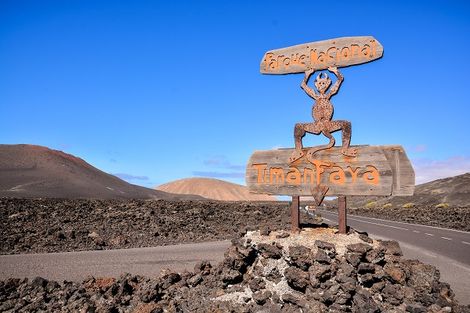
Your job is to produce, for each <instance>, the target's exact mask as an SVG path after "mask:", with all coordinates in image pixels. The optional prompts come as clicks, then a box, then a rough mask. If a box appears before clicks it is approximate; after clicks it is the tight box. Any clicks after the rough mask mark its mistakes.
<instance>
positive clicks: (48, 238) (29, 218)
mask: <svg viewBox="0 0 470 313" xmlns="http://www.w3.org/2000/svg"><path fill="white" fill-rule="evenodd" d="M289 212H290V211H289V207H288V204H287V203H248V202H216V201H165V200H59V199H7V198H3V199H0V238H1V239H2V240H0V253H1V254H16V253H42V252H44V253H45V252H63V251H79V250H96V249H117V248H137V247H151V246H162V245H169V244H177V243H190V242H202V241H213V240H224V239H232V238H235V237H237V236H238V235H239V233H241V232H243V231H244V230H247V229H248V230H250V229H253V230H254V229H259V228H260V227H267V226H268V225H269V227H272V228H273V229H288V228H289V227H290V226H289V225H290V224H289V223H290V216H289ZM303 218H304V220H305V218H306V217H303Z"/></svg>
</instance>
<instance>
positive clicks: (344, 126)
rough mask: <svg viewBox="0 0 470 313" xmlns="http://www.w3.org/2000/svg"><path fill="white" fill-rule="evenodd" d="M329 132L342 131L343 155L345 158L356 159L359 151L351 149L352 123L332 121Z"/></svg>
mask: <svg viewBox="0 0 470 313" xmlns="http://www.w3.org/2000/svg"><path fill="white" fill-rule="evenodd" d="M327 128H328V131H329V132H330V133H332V132H335V131H337V130H342V132H341V141H342V144H341V153H342V154H343V155H345V156H349V157H355V156H356V155H357V149H352V148H350V147H349V144H350V143H351V122H349V121H331V122H330V123H329V124H328V127H327Z"/></svg>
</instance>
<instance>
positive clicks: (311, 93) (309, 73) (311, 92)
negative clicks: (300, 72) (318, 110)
mask: <svg viewBox="0 0 470 313" xmlns="http://www.w3.org/2000/svg"><path fill="white" fill-rule="evenodd" d="M314 72H315V70H314V69H309V70H307V71H305V76H304V79H303V80H302V83H301V84H300V87H301V88H302V89H303V90H304V91H305V92H306V93H307V95H309V96H310V97H311V98H313V99H314V100H316V99H317V96H318V95H317V93H316V92H315V90H313V89H312V88H310V87H309V86H308V85H307V83H308V80H309V79H310V76H312V74H313V73H314Z"/></svg>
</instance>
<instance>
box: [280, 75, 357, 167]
mask: <svg viewBox="0 0 470 313" xmlns="http://www.w3.org/2000/svg"><path fill="white" fill-rule="evenodd" d="M328 71H330V72H332V73H334V74H335V75H336V77H337V80H336V82H335V83H334V84H333V86H332V87H331V88H330V90H329V91H328V92H327V90H328V88H329V87H330V85H331V79H330V78H329V77H328V74H326V73H320V74H318V76H317V78H316V79H315V87H316V88H317V90H318V93H317V92H316V91H315V90H314V89H312V88H310V87H309V86H308V85H307V84H308V80H309V79H310V76H312V74H313V73H314V72H315V70H314V69H310V70H308V71H306V72H305V77H304V79H303V81H302V84H301V85H300V86H301V87H302V89H303V90H304V91H305V92H306V93H307V95H309V96H310V97H311V98H312V99H314V100H315V103H314V104H313V107H312V116H313V120H314V122H313V123H298V124H295V129H294V138H295V151H294V152H293V153H292V156H291V157H290V158H289V162H290V163H292V162H294V161H296V160H298V159H300V158H302V157H303V156H304V154H305V153H304V152H303V151H302V149H303V145H302V138H303V137H304V136H305V133H311V134H315V135H319V134H320V133H322V134H323V135H325V136H326V137H327V138H328V139H329V140H330V142H329V143H328V144H326V145H323V146H317V147H313V148H311V149H310V150H308V152H307V159H308V160H311V159H312V156H313V154H315V153H316V152H317V151H320V150H325V149H329V148H331V147H333V146H334V145H335V139H334V137H333V136H332V135H331V133H333V132H335V131H338V130H342V134H341V139H342V149H341V153H342V154H343V155H345V156H348V157H355V156H356V155H357V150H356V149H352V148H350V147H349V144H350V142H351V123H350V122H349V121H333V120H332V118H333V111H334V108H333V104H332V103H331V102H330V98H331V97H332V96H333V95H334V94H336V93H337V92H338V89H339V87H340V86H341V83H342V82H343V79H344V78H343V75H341V73H340V72H339V70H338V69H337V68H336V67H329V68H328Z"/></svg>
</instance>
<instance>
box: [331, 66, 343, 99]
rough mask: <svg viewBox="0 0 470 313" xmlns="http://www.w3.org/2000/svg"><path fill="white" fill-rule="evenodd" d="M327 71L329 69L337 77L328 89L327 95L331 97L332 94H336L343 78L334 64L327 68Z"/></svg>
mask: <svg viewBox="0 0 470 313" xmlns="http://www.w3.org/2000/svg"><path fill="white" fill-rule="evenodd" d="M328 71H330V72H331V73H333V74H335V75H336V77H337V78H338V79H337V80H336V82H335V83H334V84H333V86H331V88H330V91H329V92H328V95H329V96H330V97H331V96H332V95H334V94H336V93H337V92H338V90H339V87H340V86H341V83H342V82H343V80H344V77H343V75H341V73H340V71H339V70H338V68H337V67H336V66H335V67H331V66H330V67H329V68H328Z"/></svg>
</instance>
